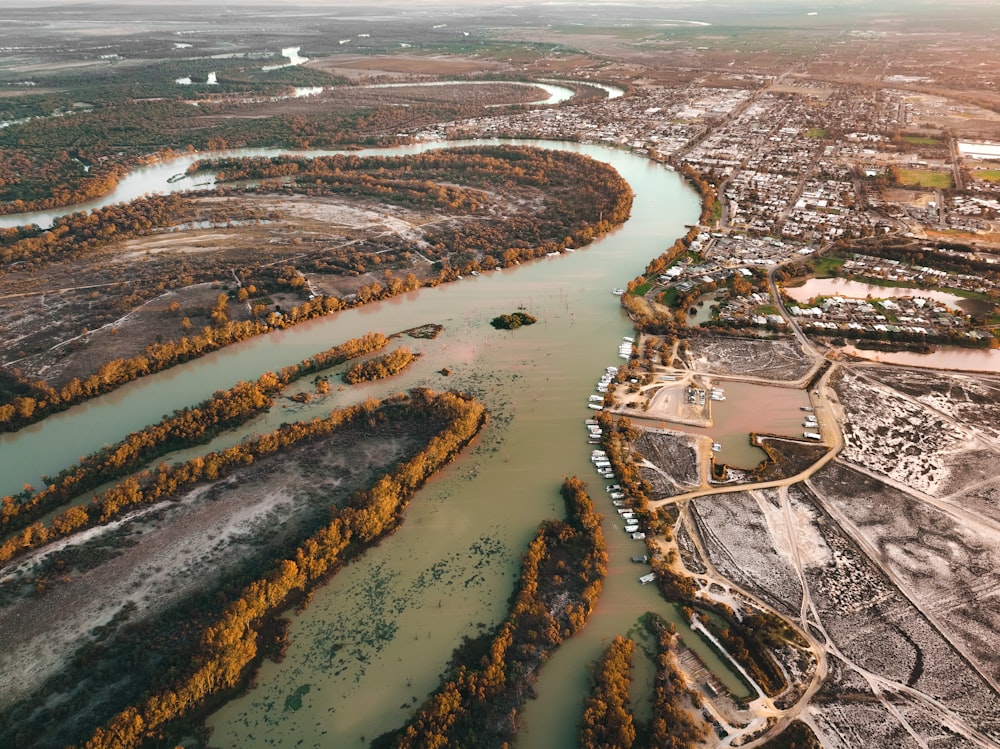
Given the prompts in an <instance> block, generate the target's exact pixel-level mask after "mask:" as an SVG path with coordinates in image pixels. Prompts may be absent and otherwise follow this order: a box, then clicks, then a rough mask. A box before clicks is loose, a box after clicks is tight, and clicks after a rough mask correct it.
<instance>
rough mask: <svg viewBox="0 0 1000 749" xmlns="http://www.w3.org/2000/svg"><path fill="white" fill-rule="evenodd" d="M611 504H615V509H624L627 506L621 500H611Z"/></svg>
mask: <svg viewBox="0 0 1000 749" xmlns="http://www.w3.org/2000/svg"><path fill="white" fill-rule="evenodd" d="M611 504H613V505H614V506H615V507H624V506H625V503H624V502H622V501H621V500H620V499H613V500H611Z"/></svg>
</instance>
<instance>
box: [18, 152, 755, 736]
mask: <svg viewBox="0 0 1000 749" xmlns="http://www.w3.org/2000/svg"><path fill="white" fill-rule="evenodd" d="M496 142H498V141H475V142H469V143H458V142H448V143H443V142H436V143H425V144H420V145H416V146H408V147H404V148H399V149H391V150H379V151H374V152H355V153H357V154H358V155H364V154H365V153H379V154H387V153H414V152H417V151H423V150H427V149H432V148H441V147H453V146H461V145H477V144H484V143H490V144H492V143H496ZM525 143H527V144H530V145H534V146H540V147H551V148H559V149H565V150H572V151H576V152H580V153H584V154H587V155H589V156H592V157H594V158H597V159H599V160H601V161H605V162H608V163H610V164H611V165H613V166H614V167H615V168H616V169H617V170H618V171H619V172H620V173H621V174H622V176H623V177H624V178H625V179H626V180H628V182H629V183H630V184H631V185H632V187H633V190H634V191H635V202H634V205H633V209H632V217H631V219H630V220H629V221H628V222H627V223H626V224H624V225H623V226H622V227H620V228H619V229H618V230H616V231H614V232H611V233H610V234H608V235H607V236H605V237H603V238H601V239H600V240H598V241H596V242H594V243H592V244H591V245H590V246H588V247H584V248H580V249H579V250H578V251H576V252H574V253H568V254H565V255H562V256H559V257H551V258H542V259H540V260H537V261H534V262H531V263H526V264H523V265H522V266H520V267H517V268H511V269H506V270H503V271H495V272H491V273H484V274H482V275H481V276H480V277H478V278H468V279H465V280H463V281H461V282H459V283H453V284H447V285H444V286H440V287H436V288H430V289H422V290H419V291H416V292H412V293H410V294H407V295H405V296H403V297H397V298H394V299H391V300H387V301H384V302H380V303H377V304H373V305H368V306H365V307H362V308H359V309H356V310H349V311H345V312H341V313H338V314H336V315H332V316H329V317H326V318H322V319H318V320H313V321H310V322H308V323H305V324H302V325H299V326H296V327H295V328H292V329H289V330H285V331H278V332H275V333H272V334H269V335H267V336H261V337H258V338H255V339H252V340H250V341H246V342H244V343H241V344H238V345H235V346H231V347H228V348H226V349H224V350H222V351H219V352H216V353H213V354H211V355H209V356H206V357H204V358H202V359H198V360H196V361H193V362H189V363H187V364H184V365H182V366H179V367H175V368H173V369H171V370H168V371H166V372H163V373H160V374H157V375H153V376H150V377H146V378H143V379H141V380H138V381H136V382H134V383H131V384H129V385H127V386H125V387H123V388H121V389H119V390H118V391H116V392H115V393H112V394H110V395H108V396H106V397H103V398H100V399H96V400H94V401H93V402H91V403H88V404H85V405H83V406H80V407H78V408H74V409H70V410H69V411H67V412H64V413H62V414H58V415H56V416H53V417H51V418H49V419H47V420H46V421H45V422H43V423H42V424H39V425H36V426H35V427H32V428H30V429H27V430H23V431H22V432H19V433H18V434H16V435H10V436H8V437H6V438H4V440H3V441H2V442H0V477H2V480H3V483H4V484H7V486H6V487H5V489H7V490H10V486H11V485H13V487H14V488H15V489H16V488H19V487H20V485H21V484H22V483H24V481H26V480H32V481H34V480H35V479H32V478H31V477H33V476H37V475H38V474H39V473H42V472H48V473H54V472H55V471H56V470H58V469H59V468H60V467H62V466H63V465H66V464H67V463H70V462H72V461H74V460H75V459H76V456H78V455H82V454H85V453H87V452H90V451H92V450H93V449H94V448H96V447H98V446H100V445H103V444H104V443H106V442H112V441H114V440H117V439H120V438H121V437H122V436H123V435H124V434H126V433H127V432H129V431H132V430H134V429H137V428H139V427H141V426H142V425H144V424H147V423H149V422H152V421H155V420H157V419H159V418H160V416H161V415H162V414H164V413H169V412H171V411H172V410H174V409H176V408H180V407H182V406H185V405H189V404H190V403H193V402H196V401H198V400H201V399H203V398H205V397H207V396H208V395H210V394H211V393H212V392H213V391H214V390H216V389H219V388H222V387H228V386H230V385H231V384H232V383H233V382H234V381H236V380H237V379H249V378H253V377H256V376H258V375H259V374H260V373H261V372H263V371H265V370H268V369H272V370H273V369H277V368H280V367H282V366H285V365H287V364H291V363H293V362H297V361H300V360H301V359H302V358H304V357H306V356H308V355H309V354H311V353H314V352H315V351H318V350H321V349H325V348H328V347H330V346H331V345H334V344H336V343H339V342H342V341H344V340H346V339H348V338H351V337H355V336H358V335H361V334H363V333H365V332H368V331H372V330H380V331H383V332H392V331H397V330H401V329H404V328H408V327H411V326H413V325H417V324H421V323H429V322H437V323H441V324H443V325H444V326H445V330H444V332H443V333H442V335H441V336H439V337H438V338H437V339H435V340H433V341H424V340H417V341H407V343H408V345H410V346H411V347H412V348H414V349H416V350H420V351H423V352H425V353H426V354H427V355H426V356H424V357H422V358H421V360H420V362H419V363H418V365H417V366H415V367H414V368H413V369H412V370H411V371H408V372H407V373H405V374H404V375H402V376H401V377H399V378H395V379H393V380H392V381H390V382H388V383H373V384H370V385H366V386H363V387H358V388H350V389H346V390H343V391H340V390H337V389H336V388H334V392H332V393H331V394H330V395H329V396H328V397H326V398H324V399H323V400H321V401H319V402H317V403H314V404H311V405H309V406H298V405H295V406H287V407H283V408H279V409H276V410H275V412H274V413H272V414H271V415H269V417H268V418H267V419H265V420H262V423H274V422H275V421H280V420H282V419H290V417H291V416H292V415H294V416H295V417H296V418H299V417H301V416H304V415H307V414H308V413H310V409H315V410H316V411H318V410H320V409H329V408H330V407H333V406H340V405H343V404H346V403H350V402H356V401H357V400H359V399H361V398H364V397H367V396H368V395H376V396H377V395H382V394H385V393H387V392H394V391H397V390H401V389H404V388H407V387H411V386H414V385H428V386H430V387H433V388H437V389H445V388H450V387H457V388H460V389H466V390H469V391H472V392H474V393H475V394H476V395H477V396H478V397H480V398H481V399H482V400H483V401H484V403H485V404H486V405H487V407H488V408H489V410H490V413H491V421H490V424H489V425H488V426H487V428H486V430H485V431H484V434H483V435H482V437H481V439H480V440H479V441H478V442H477V444H476V445H475V446H474V447H473V448H472V449H470V450H469V451H467V453H466V454H465V455H463V456H462V457H461V458H460V459H459V460H458V461H457V462H456V463H454V464H453V465H452V466H450V467H449V468H448V469H447V470H446V471H445V472H444V473H443V475H441V476H440V477H438V478H436V479H435V480H434V481H432V482H430V483H429V484H428V486H427V487H425V488H424V489H423V490H422V491H421V492H420V493H419V494H418V495H417V497H416V498H415V499H414V501H413V503H412V505H411V507H410V509H409V510H408V511H407V517H406V520H405V522H404V524H403V526H402V528H401V529H400V530H399V531H398V532H397V533H395V534H394V535H393V536H391V537H390V538H388V539H386V540H385V541H383V542H382V543H381V544H379V546H378V547H377V548H375V549H372V550H371V551H370V552H369V553H368V554H366V555H365V556H364V557H362V558H361V559H359V560H358V561H356V562H354V563H352V564H351V565H349V566H348V567H347V568H345V569H344V570H343V571H342V572H341V573H340V574H338V575H337V576H336V577H335V578H334V580H333V581H332V582H331V584H329V585H328V586H326V587H324V588H322V589H321V590H319V591H317V594H316V595H315V597H314V599H313V601H312V603H311V605H310V606H309V608H308V609H307V610H306V611H305V612H304V613H302V614H300V615H291V619H292V625H291V628H290V641H291V644H290V647H289V649H288V653H287V655H286V658H285V660H284V661H283V662H282V663H281V664H280V665H279V664H273V663H270V662H268V663H266V664H265V665H264V666H263V668H262V670H261V672H260V674H259V676H258V679H257V683H258V686H257V687H256V688H255V689H254V690H252V691H251V692H249V693H248V694H247V695H245V696H244V697H241V698H240V699H237V700H234V701H232V702H230V703H229V704H227V705H226V706H224V707H223V708H222V709H220V710H219V711H218V712H217V713H215V714H214V715H213V716H211V717H210V719H209V724H210V725H211V727H212V728H213V729H214V734H213V740H212V744H213V745H216V746H225V747H241V748H242V747H264V746H287V747H295V746H315V747H329V746H337V747H354V746H366V745H367V743H368V742H369V741H370V740H371V739H372V738H373V737H374V736H375V735H377V734H378V733H379V732H381V731H384V730H389V729H391V728H393V727H396V726H399V725H401V724H402V722H403V721H404V720H405V719H406V717H407V716H408V715H409V712H410V710H411V708H413V707H414V706H415V705H417V704H419V703H421V702H422V701H423V700H424V698H425V697H426V695H427V694H428V693H429V692H430V691H432V690H433V689H434V687H435V686H436V685H437V683H438V679H439V676H440V674H441V672H442V670H443V669H444V667H445V664H446V663H447V660H448V657H449V656H450V654H451V652H452V650H453V648H454V647H455V646H456V645H457V644H458V643H459V641H460V640H461V638H462V636H464V635H466V634H476V633H479V632H481V631H483V630H484V629H485V628H488V627H491V626H492V625H494V624H495V623H496V622H497V621H498V620H499V619H500V618H501V617H502V616H503V614H504V612H505V609H506V601H507V598H508V596H509V594H510V592H511V587H512V585H513V581H514V579H515V577H516V574H517V568H518V564H519V558H520V554H521V553H522V551H523V549H524V548H525V546H526V544H527V541H528V539H529V538H530V537H531V535H532V534H533V532H534V529H535V527H536V526H537V524H538V523H539V522H540V521H541V520H542V519H544V518H546V517H552V516H558V515H561V514H562V512H563V510H562V507H561V500H560V499H559V496H558V487H559V485H560V483H561V480H562V476H563V475H568V474H576V475H579V476H581V477H582V478H584V479H585V480H587V481H588V483H589V486H590V490H591V493H592V495H593V496H594V497H595V500H596V502H597V506H598V509H599V510H600V511H603V512H605V513H607V514H608V515H610V516H612V517H608V518H607V519H606V520H605V529H606V533H607V534H608V538H609V553H610V557H611V565H610V566H611V572H610V575H609V578H608V581H607V584H606V586H605V593H604V595H603V596H602V597H601V599H600V601H599V603H598V605H597V608H596V610H595V612H594V614H593V616H592V619H591V622H590V623H588V625H587V627H586V628H585V629H584V630H583V632H582V633H580V635H578V636H577V637H576V638H573V640H572V641H570V642H569V643H567V644H566V645H564V647H563V649H562V650H561V651H559V652H558V653H557V654H556V656H555V658H553V660H552V662H551V663H550V664H549V665H548V666H547V668H546V669H545V670H543V672H542V678H541V680H540V682H539V688H538V694H539V698H538V699H537V700H535V701H531V702H530V703H529V706H528V708H527V710H526V714H525V722H526V727H527V728H526V731H525V732H524V733H523V734H522V735H521V736H520V737H519V738H518V742H517V744H518V746H521V747H527V748H528V749H531V748H533V747H546V749H550V748H552V747H572V746H575V745H576V725H577V723H578V721H579V718H580V715H581V714H582V699H583V697H584V695H585V693H586V690H587V686H588V682H587V679H588V677H587V668H586V666H587V662H588V661H589V660H590V659H592V658H594V657H596V656H597V655H598V654H599V653H600V651H601V649H602V648H603V647H605V645H606V641H607V638H608V637H609V636H610V635H612V634H616V633H620V632H625V631H627V630H628V629H629V628H631V627H633V626H636V622H637V621H638V617H639V616H641V615H642V614H643V613H644V612H645V611H647V610H650V609H653V610H657V611H659V612H660V613H662V614H663V615H665V616H668V617H670V618H672V619H676V615H675V613H674V612H673V609H672V607H671V606H670V605H669V604H667V603H666V602H664V601H663V600H662V599H661V598H660V597H659V596H658V595H657V593H656V591H655V589H654V588H653V586H647V587H642V586H640V585H639V583H638V581H637V578H638V576H639V575H641V574H643V573H644V572H646V571H648V568H647V567H645V566H640V565H634V564H631V563H630V562H629V557H630V555H631V554H635V553H641V552H642V551H643V548H644V547H643V546H642V544H641V543H639V542H635V541H632V540H631V539H630V538H628V537H627V536H626V535H625V534H624V533H623V531H622V529H621V527H620V526H618V527H616V525H617V524H616V522H615V521H616V520H617V516H614V513H613V512H611V505H610V502H609V501H608V500H607V498H606V494H605V492H604V486H605V483H604V482H603V481H600V480H598V479H597V477H596V475H595V474H594V472H593V468H592V466H591V464H590V461H589V452H590V448H589V446H588V445H587V444H586V438H585V433H584V426H583V420H584V419H585V418H586V417H587V416H589V415H591V413H592V412H590V411H589V410H588V409H587V408H586V396H587V395H588V394H589V393H591V392H593V387H594V382H595V381H596V379H597V378H598V377H599V375H600V374H601V373H602V372H603V371H604V368H605V367H606V366H607V365H609V364H617V363H619V360H618V359H617V347H618V343H619V341H620V339H621V337H622V336H623V335H626V334H628V333H629V332H630V331H631V326H630V324H629V321H628V320H627V318H626V317H625V316H624V314H623V313H622V311H621V308H620V306H619V300H618V298H617V297H615V296H613V295H612V294H611V293H610V291H611V288H612V287H614V286H623V285H624V284H625V283H626V282H627V281H628V280H629V279H630V278H632V277H633V276H635V275H637V274H638V273H639V272H641V270H642V268H643V267H644V265H645V263H646V262H647V261H648V260H649V259H650V258H651V257H653V256H655V255H657V254H659V253H660V252H661V251H662V250H663V249H664V248H665V247H668V246H669V245H670V244H671V243H672V242H673V240H674V238H675V237H677V236H679V235H680V234H682V233H683V232H684V224H689V223H692V222H693V221H695V220H696V217H697V215H698V211H699V203H698V199H697V196H696V195H695V194H694V193H693V192H692V191H691V190H690V189H689V188H688V187H687V186H686V185H685V184H684V183H683V182H682V180H680V178H679V177H678V176H677V175H676V174H674V173H673V172H671V171H669V170H668V169H666V168H664V167H662V166H660V165H658V164H655V163H652V162H650V161H648V160H647V159H645V158H643V157H641V156H638V155H634V154H631V153H628V152H626V151H622V150H616V149H612V148H608V147H602V146H592V145H581V144H574V143H562V142H542V141H527V142H525ZM239 153H240V154H249V153H253V154H258V153H275V152H273V151H251V152H239ZM195 158H200V157H196V156H185V157H183V158H181V159H178V160H175V161H171V162H167V163H162V164H157V165H154V166H153V167H150V168H148V169H146V170H140V171H141V175H139V174H138V173H137V175H132V176H130V177H129V179H127V180H123V183H122V184H123V185H125V184H126V183H128V185H129V188H128V189H131V190H138V191H139V192H138V194H143V193H145V192H147V191H157V192H160V191H167V190H172V189H178V185H179V184H181V183H184V182H188V185H187V186H188V187H190V186H191V185H190V182H189V181H188V180H181V181H180V182H176V183H173V184H169V183H167V179H168V178H169V177H171V176H173V175H176V174H178V173H182V172H183V171H184V169H185V168H186V166H187V164H189V163H190V162H191V161H192V160H194V159H195ZM198 179H199V181H210V180H205V177H204V176H199V177H198ZM120 189H121V188H120ZM122 199H124V198H123V197H121V193H120V192H117V193H116V194H115V195H113V196H111V197H109V198H108V199H107V200H106V201H105V202H106V203H108V202H117V201H118V200H122ZM520 304H523V305H524V306H525V307H526V308H527V310H528V312H530V313H531V314H533V315H535V316H536V317H537V318H538V320H539V322H538V324H536V325H534V326H531V327H526V328H521V329H519V330H517V331H514V332H507V331H497V330H494V329H493V328H491V327H490V326H489V324H488V322H489V320H490V319H491V318H492V317H493V316H495V315H497V314H500V313H503V312H510V311H512V310H514V309H515V308H516V307H517V306H518V305H520ZM442 367H447V368H449V369H450V370H451V371H452V374H451V375H450V376H446V375H444V374H442V373H441V372H440V370H441V368H442ZM261 428H263V426H262V427H261ZM744 434H745V432H744ZM714 436H716V437H717V438H718V437H724V436H725V435H722V434H718V433H717V432H716V433H715V434H714ZM744 439H745V437H744ZM685 641H686V642H689V644H690V645H691V646H692V647H694V648H695V649H697V650H698V651H699V652H700V653H701V654H702V657H703V658H704V659H705V660H706V661H707V662H708V663H709V665H710V667H712V668H713V670H715V671H717V672H718V673H719V675H720V677H721V678H723V679H726V680H727V681H731V682H732V683H733V684H734V687H733V688H734V690H736V691H739V687H738V686H737V685H736V682H735V677H733V675H732V674H731V673H730V672H728V670H727V668H726V667H725V666H724V665H723V664H721V663H719V662H718V660H717V659H715V658H714V656H713V655H712V654H711V652H710V651H709V650H708V649H707V648H706V647H705V646H704V644H703V643H702V642H701V641H700V640H699V639H698V638H696V637H691V636H690V635H689V636H688V637H687V638H686V640H685Z"/></svg>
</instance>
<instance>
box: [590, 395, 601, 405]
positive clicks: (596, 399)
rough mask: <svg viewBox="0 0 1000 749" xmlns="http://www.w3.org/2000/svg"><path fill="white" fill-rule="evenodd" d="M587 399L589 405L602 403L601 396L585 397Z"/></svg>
mask: <svg viewBox="0 0 1000 749" xmlns="http://www.w3.org/2000/svg"><path fill="white" fill-rule="evenodd" d="M587 398H588V399H589V400H590V402H591V403H604V396H603V395H589V396H587Z"/></svg>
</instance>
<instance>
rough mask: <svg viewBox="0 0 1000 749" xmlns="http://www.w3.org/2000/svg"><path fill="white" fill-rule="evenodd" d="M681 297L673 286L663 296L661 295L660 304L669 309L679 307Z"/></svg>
mask: <svg viewBox="0 0 1000 749" xmlns="http://www.w3.org/2000/svg"><path fill="white" fill-rule="evenodd" d="M678 296H680V295H679V294H678V292H677V289H675V288H674V287H673V286H671V287H670V288H668V289H667V290H666V291H664V292H663V293H662V294H660V304H665V305H666V306H668V307H676V306H677V297H678Z"/></svg>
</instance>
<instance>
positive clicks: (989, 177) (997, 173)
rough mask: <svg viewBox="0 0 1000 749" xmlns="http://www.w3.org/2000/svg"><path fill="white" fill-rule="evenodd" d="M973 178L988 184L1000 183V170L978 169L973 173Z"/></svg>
mask: <svg viewBox="0 0 1000 749" xmlns="http://www.w3.org/2000/svg"><path fill="white" fill-rule="evenodd" d="M972 177H973V179H982V180H985V181H987V182H1000V169H977V170H976V171H974V172H973V173H972Z"/></svg>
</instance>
